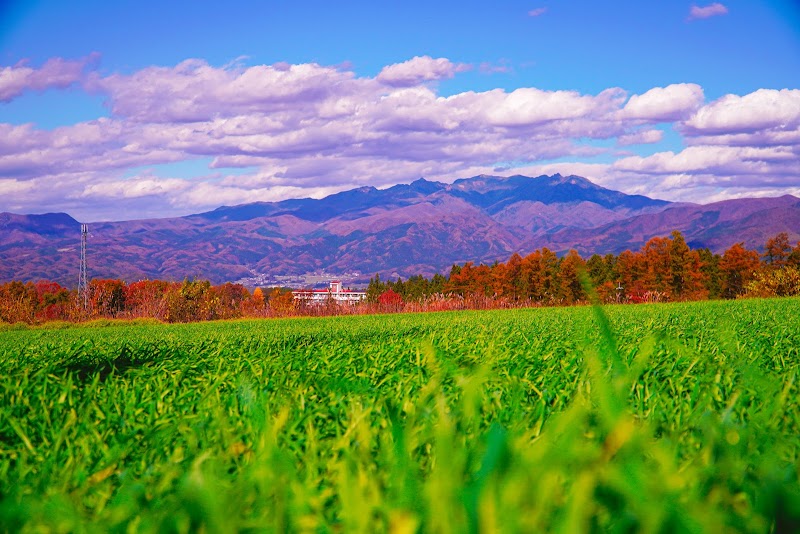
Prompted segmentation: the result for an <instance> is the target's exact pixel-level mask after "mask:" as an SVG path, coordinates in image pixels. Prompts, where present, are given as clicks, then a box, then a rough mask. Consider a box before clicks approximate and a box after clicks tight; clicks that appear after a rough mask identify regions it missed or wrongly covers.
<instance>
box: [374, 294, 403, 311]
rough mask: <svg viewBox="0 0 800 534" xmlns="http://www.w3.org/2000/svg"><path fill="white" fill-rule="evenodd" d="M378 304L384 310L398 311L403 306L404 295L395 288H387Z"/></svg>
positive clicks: (379, 298)
mask: <svg viewBox="0 0 800 534" xmlns="http://www.w3.org/2000/svg"><path fill="white" fill-rule="evenodd" d="M378 304H379V305H380V307H381V310H382V311H392V312H398V311H400V310H401V309H402V306H403V297H401V296H400V294H399V293H397V292H396V291H394V290H393V289H387V290H386V291H384V292H383V293H381V295H380V297H378Z"/></svg>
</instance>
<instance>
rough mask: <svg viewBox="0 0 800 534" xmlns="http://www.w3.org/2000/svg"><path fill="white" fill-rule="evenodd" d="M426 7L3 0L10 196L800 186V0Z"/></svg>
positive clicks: (149, 204) (28, 203)
mask: <svg viewBox="0 0 800 534" xmlns="http://www.w3.org/2000/svg"><path fill="white" fill-rule="evenodd" d="M429 4H430V3H428V2H425V3H423V2H409V1H406V2H347V3H344V2H343V3H333V2H304V3H297V2H237V1H228V2H224V3H209V2H193V3H184V2H173V3H171V2H149V1H137V2H126V1H123V2H107V1H105V2H101V1H83V2H81V1H78V2H72V3H66V2H50V1H43V2H35V1H28V2H10V3H9V2H6V3H4V4H0V5H1V6H2V7H0V21H2V22H0V72H2V74H0V126H2V129H3V132H0V133H3V134H4V137H5V141H0V198H2V200H0V211H15V212H44V211H67V212H69V213H71V214H73V215H74V216H76V217H79V218H82V219H83V220H97V219H118V218H137V217H145V216H146V217H150V216H169V215H181V214H187V213H192V212H197V211H202V210H204V209H210V208H213V207H215V206H217V205H219V204H236V203H242V202H248V201H255V200H279V199H282V198H288V197H295V196H321V195H324V194H329V193H331V192H334V191H337V190H342V189H348V188H350V187H358V186H361V185H375V186H377V187H384V186H388V185H391V184H393V183H398V182H409V181H411V180H413V179H415V178H417V177H419V176H420V175H424V176H425V177H427V178H429V179H437V180H442V181H452V180H454V179H457V178H460V177H465V176H470V175H472V174H477V173H480V172H491V173H497V174H513V173H514V172H523V173H526V174H535V173H542V172H547V173H551V172H562V174H564V173H570V172H574V173H576V174H582V175H584V176H586V177H587V178H589V179H592V180H594V181H596V182H598V183H600V184H601V185H605V186H607V187H612V188H616V189H620V190H623V191H626V192H632V193H634V192H635V193H643V194H649V195H651V196H656V197H660V198H667V199H670V200H687V201H707V200H717V199H724V198H735V197H741V196H763V195H776V194H782V193H790V194H796V195H797V194H800V171H798V169H800V148H799V147H800V133H798V129H800V91H799V90H798V88H800V8H799V7H798V5H797V3H796V2H790V1H772V2H752V1H748V2H744V1H739V2H733V1H729V2H721V3H716V2H698V3H692V2H680V1H670V2H633V1H622V2H590V1H561V2H556V1H550V2H503V3H502V4H501V5H496V3H489V2H438V3H435V5H433V6H431V5H429ZM187 60H190V61H189V62H188V63H187ZM393 65H394V66H395V67H392V66H393ZM386 69H389V70H386ZM392 69H393V70H392ZM640 97H642V98H640ZM637 99H638V104H637ZM634 104H636V105H634ZM334 110H335V111H334ZM659 132H660V133H659Z"/></svg>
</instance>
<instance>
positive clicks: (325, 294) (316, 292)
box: [292, 280, 367, 304]
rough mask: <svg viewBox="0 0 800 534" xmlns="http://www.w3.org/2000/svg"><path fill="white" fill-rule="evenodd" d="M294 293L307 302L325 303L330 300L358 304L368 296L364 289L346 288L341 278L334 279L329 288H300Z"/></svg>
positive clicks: (299, 299)
mask: <svg viewBox="0 0 800 534" xmlns="http://www.w3.org/2000/svg"><path fill="white" fill-rule="evenodd" d="M292 294H293V295H294V300H296V301H299V302H304V303H307V304H325V303H326V302H328V301H329V300H333V301H334V302H337V303H339V304H356V303H358V302H361V301H362V300H364V299H365V298H367V294H366V293H365V292H364V291H355V290H352V289H344V288H343V287H342V282H341V281H339V280H334V281H332V282H331V283H330V287H329V288H328V289H298V290H295V291H292Z"/></svg>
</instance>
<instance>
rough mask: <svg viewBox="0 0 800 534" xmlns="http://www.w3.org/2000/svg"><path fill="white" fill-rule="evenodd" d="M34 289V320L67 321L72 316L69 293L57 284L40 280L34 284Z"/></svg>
mask: <svg viewBox="0 0 800 534" xmlns="http://www.w3.org/2000/svg"><path fill="white" fill-rule="evenodd" d="M34 287H35V288H36V297H37V300H38V302H37V306H36V319H37V320H44V321H53V320H56V319H60V320H67V319H69V318H70V317H71V315H72V310H71V309H70V308H71V307H72V306H71V299H70V296H71V295H70V291H69V290H68V289H66V288H64V287H62V286H61V285H60V284H58V283H57V282H51V281H49V280H40V281H38V282H36V283H35V284H34Z"/></svg>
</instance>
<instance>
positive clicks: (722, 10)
mask: <svg viewBox="0 0 800 534" xmlns="http://www.w3.org/2000/svg"><path fill="white" fill-rule="evenodd" d="M727 14H728V8H727V7H726V6H725V5H723V4H720V3H719V2H714V3H713V4H709V5H707V6H696V5H693V6H692V7H690V8H689V16H688V17H687V20H697V19H707V18H709V17H717V16H719V15H727Z"/></svg>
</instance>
